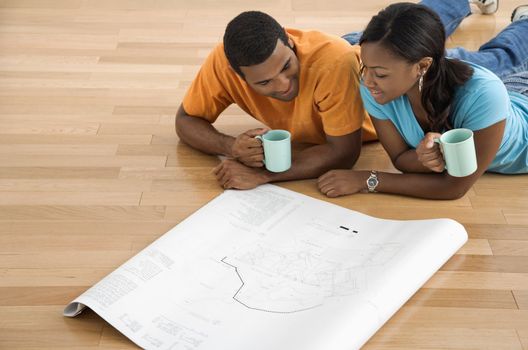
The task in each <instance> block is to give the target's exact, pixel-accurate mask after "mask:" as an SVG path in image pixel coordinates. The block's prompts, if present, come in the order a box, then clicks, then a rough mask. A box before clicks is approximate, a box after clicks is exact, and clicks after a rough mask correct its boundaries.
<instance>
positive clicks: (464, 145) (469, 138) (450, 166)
mask: <svg viewBox="0 0 528 350" xmlns="http://www.w3.org/2000/svg"><path fill="white" fill-rule="evenodd" d="M435 142H436V143H439V144H440V147H441V148H442V153H443V154H444V160H445V164H446V169H447V173H448V174H449V175H451V176H455V177H464V176H468V175H471V174H473V173H474V172H475V171H476V170H477V155H476V153H475V142H474V141H473V131H471V130H469V129H453V130H449V131H447V132H445V133H443V134H442V136H440V138H437V139H435Z"/></svg>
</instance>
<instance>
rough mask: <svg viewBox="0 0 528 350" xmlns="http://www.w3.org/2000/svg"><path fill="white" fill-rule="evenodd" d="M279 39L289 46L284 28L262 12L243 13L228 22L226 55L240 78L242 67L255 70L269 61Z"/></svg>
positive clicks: (242, 75) (225, 45)
mask: <svg viewBox="0 0 528 350" xmlns="http://www.w3.org/2000/svg"><path fill="white" fill-rule="evenodd" d="M278 39H280V40H281V41H282V42H283V43H284V45H286V46H289V44H288V36H287V35H286V32H285V30H284V28H283V27H282V26H281V25H280V24H279V23H278V22H277V21H276V20H275V19H274V18H273V17H271V16H270V15H267V14H265V13H263V12H260V11H247V12H242V13H241V14H239V15H238V16H236V17H235V18H233V19H232V20H231V22H229V24H228V25H227V27H226V30H225V33H224V52H225V55H226V57H227V60H228V61H229V64H230V65H231V67H232V68H233V69H234V70H235V72H237V73H238V74H239V75H240V76H241V77H244V74H243V73H242V71H241V70H240V66H253V65H256V64H260V63H262V62H264V61H265V60H267V59H268V58H269V57H270V56H271V54H272V53H273V51H274V50H275V47H276V46H277V40H278Z"/></svg>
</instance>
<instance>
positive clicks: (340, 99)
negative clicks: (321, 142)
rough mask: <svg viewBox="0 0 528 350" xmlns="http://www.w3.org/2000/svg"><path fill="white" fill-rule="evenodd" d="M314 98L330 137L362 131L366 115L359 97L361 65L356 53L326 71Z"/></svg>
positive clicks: (346, 55)
mask: <svg viewBox="0 0 528 350" xmlns="http://www.w3.org/2000/svg"><path fill="white" fill-rule="evenodd" d="M314 95H315V96H314V99H315V104H316V107H317V109H318V111H319V114H320V116H321V119H322V123H323V129H324V131H325V133H326V134H327V135H330V136H343V135H346V134H350V133H352V132H354V131H356V130H359V129H360V128H361V126H362V123H363V120H364V119H365V116H366V114H365V110H364V108H363V103H362V102H361V97H360V95H359V61H358V58H357V57H356V55H355V54H354V52H348V53H346V54H345V55H343V56H342V57H341V58H340V59H338V60H336V61H335V62H334V64H333V65H332V67H326V69H324V70H322V76H321V79H320V81H319V83H318V86H317V88H316V90H315V93H314Z"/></svg>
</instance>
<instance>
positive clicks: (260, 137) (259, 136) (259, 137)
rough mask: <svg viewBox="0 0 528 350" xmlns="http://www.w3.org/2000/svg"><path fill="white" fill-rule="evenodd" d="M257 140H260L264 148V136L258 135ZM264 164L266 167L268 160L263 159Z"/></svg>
mask: <svg viewBox="0 0 528 350" xmlns="http://www.w3.org/2000/svg"><path fill="white" fill-rule="evenodd" d="M255 138H256V139H259V140H260V142H261V143H262V147H264V140H263V139H262V136H261V135H257V136H255ZM262 164H264V165H266V159H264V158H263V159H262Z"/></svg>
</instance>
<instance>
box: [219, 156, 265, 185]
mask: <svg viewBox="0 0 528 350" xmlns="http://www.w3.org/2000/svg"><path fill="white" fill-rule="evenodd" d="M213 173H214V175H215V176H216V179H217V180H218V183H219V184H220V186H222V187H223V188H226V189H227V188H236V189H239V190H249V189H252V188H255V187H257V186H259V185H262V184H265V183H268V182H269V181H270V180H269V178H268V176H267V174H266V171H265V170H264V169H255V168H250V167H247V166H245V165H244V164H241V163H239V162H237V161H236V160H233V159H226V160H224V161H222V163H220V165H218V166H217V167H216V168H214V169H213Z"/></svg>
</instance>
